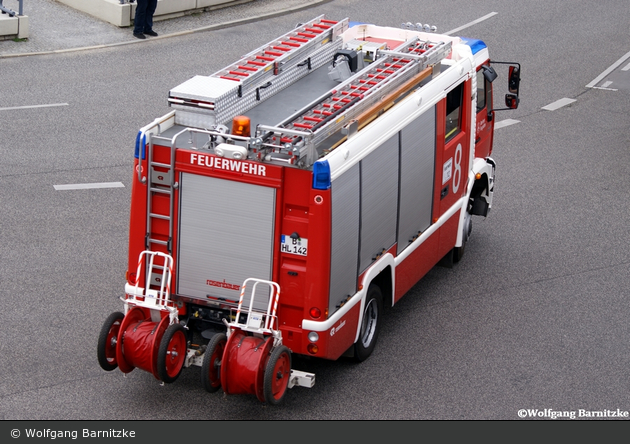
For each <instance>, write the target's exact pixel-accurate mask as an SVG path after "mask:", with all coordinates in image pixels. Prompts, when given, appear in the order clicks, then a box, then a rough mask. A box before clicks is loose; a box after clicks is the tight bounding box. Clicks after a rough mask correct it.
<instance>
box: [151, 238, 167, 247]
mask: <svg viewBox="0 0 630 444" xmlns="http://www.w3.org/2000/svg"><path fill="white" fill-rule="evenodd" d="M147 241H148V242H149V243H150V244H158V245H168V241H163V240H160V239H153V238H151V237H150V238H148V239H147Z"/></svg>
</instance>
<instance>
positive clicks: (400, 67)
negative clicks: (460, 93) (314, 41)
mask: <svg viewBox="0 0 630 444" xmlns="http://www.w3.org/2000/svg"><path fill="white" fill-rule="evenodd" d="M396 49H397V50H396V51H381V52H379V58H378V59H377V60H376V61H375V62H373V63H372V64H370V65H368V66H367V67H365V68H364V69H363V70H361V71H359V72H357V73H356V74H355V75H354V76H352V77H350V78H349V79H348V80H346V81H345V82H343V83H341V84H340V85H339V86H338V87H337V88H335V89H334V90H332V91H330V92H328V93H327V94H325V95H324V96H322V97H320V98H318V99H317V100H315V101H314V102H312V103H311V104H309V105H307V106H306V107H305V108H303V109H302V110H300V111H298V112H297V113H295V114H294V115H292V116H291V117H289V118H287V119H286V120H285V121H283V122H281V123H280V124H279V125H278V126H277V127H269V126H260V127H259V128H258V134H257V135H258V136H260V137H266V136H269V135H271V134H274V135H275V136H280V137H285V140H296V139H299V137H298V136H296V135H295V132H296V131H300V132H305V133H308V134H309V135H311V137H309V138H308V140H307V142H308V143H306V144H305V146H304V147H303V148H302V150H301V152H300V158H303V157H306V159H307V164H308V165H311V164H312V163H313V162H314V161H315V160H317V152H316V148H315V147H316V146H317V145H318V144H319V143H321V142H323V141H324V140H325V139H327V138H328V137H329V136H330V135H332V134H334V133H336V132H337V131H339V130H340V129H341V128H342V127H344V126H346V125H347V124H348V123H349V122H350V121H351V120H352V119H354V118H356V117H357V116H359V115H361V114H362V113H363V112H365V111H366V110H367V109H368V108H369V107H370V106H372V105H375V104H376V102H378V101H379V100H381V99H382V98H383V96H384V95H386V94H390V93H393V92H394V91H396V89H398V88H401V87H402V86H403V85H405V84H406V82H407V81H408V80H410V79H412V78H414V77H415V76H416V75H417V74H419V73H421V72H423V71H424V70H425V69H426V68H428V67H430V66H432V65H435V64H437V63H438V62H439V61H440V60H442V59H444V58H445V57H447V56H448V55H449V54H450V52H451V43H450V42H422V41H420V40H419V39H418V38H414V39H412V40H409V41H407V42H405V43H404V44H403V45H401V46H399V47H398V48H396ZM377 92H378V94H377Z"/></svg>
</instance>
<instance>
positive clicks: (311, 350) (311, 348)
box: [306, 344, 319, 355]
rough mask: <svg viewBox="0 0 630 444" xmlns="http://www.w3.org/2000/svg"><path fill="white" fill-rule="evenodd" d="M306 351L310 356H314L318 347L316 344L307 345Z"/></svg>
mask: <svg viewBox="0 0 630 444" xmlns="http://www.w3.org/2000/svg"><path fill="white" fill-rule="evenodd" d="M306 350H307V351H308V352H309V353H310V354H312V355H316V354H317V352H318V351H319V347H318V346H317V344H308V346H307V347H306Z"/></svg>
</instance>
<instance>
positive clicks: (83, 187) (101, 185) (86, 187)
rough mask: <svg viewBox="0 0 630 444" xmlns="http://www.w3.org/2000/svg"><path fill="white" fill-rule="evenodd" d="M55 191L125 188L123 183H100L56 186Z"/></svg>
mask: <svg viewBox="0 0 630 444" xmlns="http://www.w3.org/2000/svg"><path fill="white" fill-rule="evenodd" d="M54 187H55V190H57V191H62V190H89V189H92V188H124V187H125V185H123V183H122V182H100V183H75V184H68V185H54Z"/></svg>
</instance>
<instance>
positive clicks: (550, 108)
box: [542, 97, 575, 111]
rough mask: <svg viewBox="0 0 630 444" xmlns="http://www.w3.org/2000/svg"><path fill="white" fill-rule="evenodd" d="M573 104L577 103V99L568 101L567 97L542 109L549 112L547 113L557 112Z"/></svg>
mask: <svg viewBox="0 0 630 444" xmlns="http://www.w3.org/2000/svg"><path fill="white" fill-rule="evenodd" d="M573 102H575V99H568V98H566V97H565V98H564V99H560V100H556V101H555V102H553V103H550V104H549V105H547V106H543V107H542V109H544V110H547V111H555V110H557V109H560V108H562V107H563V106H567V105H569V104H570V103H573Z"/></svg>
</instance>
